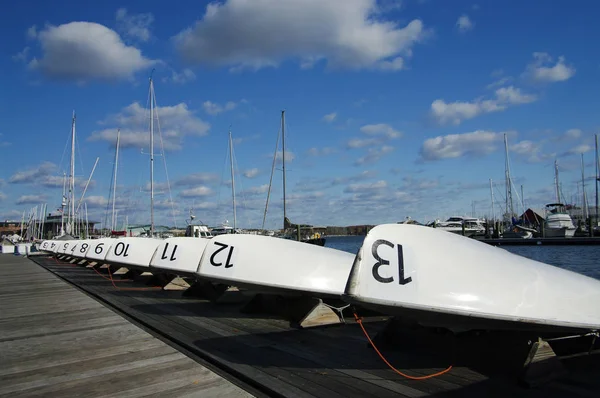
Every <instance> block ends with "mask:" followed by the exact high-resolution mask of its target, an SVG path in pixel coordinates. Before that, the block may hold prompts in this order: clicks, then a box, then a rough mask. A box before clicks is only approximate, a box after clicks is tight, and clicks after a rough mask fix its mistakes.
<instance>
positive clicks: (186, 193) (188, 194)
mask: <svg viewBox="0 0 600 398" xmlns="http://www.w3.org/2000/svg"><path fill="white" fill-rule="evenodd" d="M212 193H213V190H212V189H210V188H209V187H205V186H199V187H196V188H190V189H184V190H183V191H181V192H179V196H181V197H182V198H199V197H203V196H208V195H212Z"/></svg>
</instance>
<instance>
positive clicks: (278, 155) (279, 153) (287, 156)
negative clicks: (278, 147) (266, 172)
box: [275, 151, 296, 163]
mask: <svg viewBox="0 0 600 398" xmlns="http://www.w3.org/2000/svg"><path fill="white" fill-rule="evenodd" d="M275 159H276V160H277V161H278V162H282V161H283V152H282V151H277V153H276V154H275ZM294 159H296V155H294V153H293V152H292V151H285V162H286V163H287V162H292V161H294Z"/></svg>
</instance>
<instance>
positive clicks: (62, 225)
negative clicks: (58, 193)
mask: <svg viewBox="0 0 600 398" xmlns="http://www.w3.org/2000/svg"><path fill="white" fill-rule="evenodd" d="M66 194H67V173H63V193H62V200H61V202H60V236H63V235H64V234H65V206H66V205H67V202H66Z"/></svg>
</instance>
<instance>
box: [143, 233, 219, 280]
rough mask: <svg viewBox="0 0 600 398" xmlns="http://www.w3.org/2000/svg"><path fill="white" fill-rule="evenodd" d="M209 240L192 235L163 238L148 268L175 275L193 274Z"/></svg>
mask: <svg viewBox="0 0 600 398" xmlns="http://www.w3.org/2000/svg"><path fill="white" fill-rule="evenodd" d="M209 241H210V240H209V239H206V238H193V237H180V238H168V239H165V240H163V241H162V242H161V243H160V245H159V246H158V248H157V249H156V252H155V253H154V256H153V257H152V261H151V262H150V268H151V269H156V270H158V271H161V272H169V273H173V274H176V275H187V276H194V275H195V274H196V271H198V267H199V266H200V260H201V259H202V253H204V249H205V248H206V245H207V244H208V242H209Z"/></svg>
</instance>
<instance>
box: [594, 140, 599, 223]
mask: <svg viewBox="0 0 600 398" xmlns="http://www.w3.org/2000/svg"><path fill="white" fill-rule="evenodd" d="M594 138H595V140H596V225H598V224H597V223H598V178H599V177H598V171H600V170H598V169H599V168H600V167H598V134H596V135H595V136H594Z"/></svg>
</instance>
